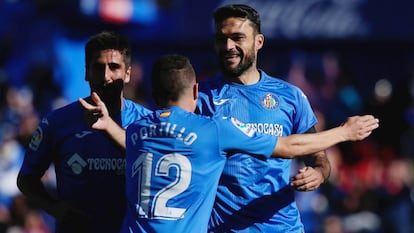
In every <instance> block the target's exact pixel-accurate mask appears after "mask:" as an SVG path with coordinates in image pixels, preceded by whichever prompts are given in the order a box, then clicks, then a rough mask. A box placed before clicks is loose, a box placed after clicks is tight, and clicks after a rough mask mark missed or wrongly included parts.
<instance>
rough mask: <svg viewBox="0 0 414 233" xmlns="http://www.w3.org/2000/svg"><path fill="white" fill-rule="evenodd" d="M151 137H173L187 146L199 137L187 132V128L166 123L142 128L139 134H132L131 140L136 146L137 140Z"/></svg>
mask: <svg viewBox="0 0 414 233" xmlns="http://www.w3.org/2000/svg"><path fill="white" fill-rule="evenodd" d="M150 137H171V138H175V139H177V140H178V141H182V142H183V143H184V144H185V145H191V144H193V143H194V141H195V140H196V139H197V137H198V136H197V134H196V133H195V132H186V128H185V127H180V126H178V125H177V124H172V123H166V122H161V123H160V124H151V125H149V126H147V127H141V128H140V129H139V131H138V132H137V133H133V134H131V140H132V142H133V143H134V145H135V144H136V142H137V140H145V139H146V138H150Z"/></svg>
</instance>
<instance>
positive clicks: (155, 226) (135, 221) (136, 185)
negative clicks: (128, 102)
mask: <svg viewBox="0 0 414 233" xmlns="http://www.w3.org/2000/svg"><path fill="white" fill-rule="evenodd" d="M126 135H127V136H126V147H127V149H126V156H127V167H126V182H127V184H126V186H127V202H128V210H127V216H126V218H125V221H124V225H123V230H122V232H123V233H127V232H128V233H130V232H180V233H185V232H191V233H194V232H201V233H205V232H207V225H208V221H209V218H210V214H211V209H212V207H213V202H214V198H215V195H216V190H217V184H218V181H219V178H220V175H221V173H222V170H223V167H224V163H225V160H226V156H230V155H232V154H234V153H237V152H239V151H245V152H247V153H251V154H252V156H257V157H258V159H262V160H265V159H267V158H268V157H269V156H270V155H271V153H272V151H273V149H274V147H275V145H276V143H277V137H274V136H271V135H265V134H262V135H257V133H256V132H255V131H254V130H251V129H250V128H249V127H247V126H246V125H245V124H243V123H241V122H239V121H237V120H236V119H234V118H222V117H214V118H210V117H205V116H200V115H197V114H194V113H189V112H187V111H185V110H183V109H181V108H179V107H171V108H167V109H163V110H157V111H155V112H154V113H153V114H150V115H148V116H147V117H144V118H143V119H142V120H139V121H137V122H135V123H134V124H132V125H131V126H129V127H128V128H127V132H126Z"/></svg>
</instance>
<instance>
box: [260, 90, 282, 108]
mask: <svg viewBox="0 0 414 233" xmlns="http://www.w3.org/2000/svg"><path fill="white" fill-rule="evenodd" d="M261 102H262V106H263V107H264V108H266V109H269V110H273V109H276V108H277V107H279V104H280V102H279V98H278V97H277V96H276V95H274V94H272V93H266V95H265V96H264V97H262V99H261Z"/></svg>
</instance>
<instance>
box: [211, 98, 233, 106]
mask: <svg viewBox="0 0 414 233" xmlns="http://www.w3.org/2000/svg"><path fill="white" fill-rule="evenodd" d="M229 100H230V99H221V100H214V101H213V104H214V105H223V104H224V103H226V102H227V101H229Z"/></svg>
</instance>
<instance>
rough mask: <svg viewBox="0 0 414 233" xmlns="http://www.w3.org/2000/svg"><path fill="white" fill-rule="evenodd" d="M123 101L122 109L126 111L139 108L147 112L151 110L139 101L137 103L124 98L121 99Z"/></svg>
mask: <svg viewBox="0 0 414 233" xmlns="http://www.w3.org/2000/svg"><path fill="white" fill-rule="evenodd" d="M123 102H124V109H125V110H126V111H136V110H139V111H142V112H145V113H147V114H148V113H151V112H152V111H151V110H150V109H149V108H147V107H145V106H144V105H142V104H139V103H137V102H135V101H133V100H130V99H126V98H124V99H123Z"/></svg>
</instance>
